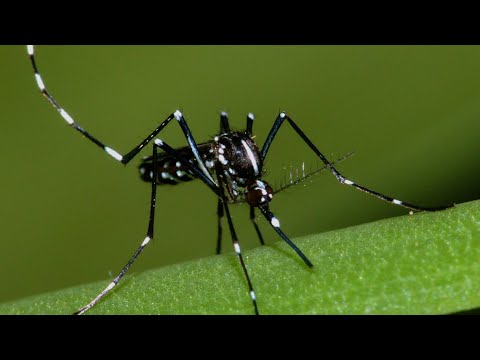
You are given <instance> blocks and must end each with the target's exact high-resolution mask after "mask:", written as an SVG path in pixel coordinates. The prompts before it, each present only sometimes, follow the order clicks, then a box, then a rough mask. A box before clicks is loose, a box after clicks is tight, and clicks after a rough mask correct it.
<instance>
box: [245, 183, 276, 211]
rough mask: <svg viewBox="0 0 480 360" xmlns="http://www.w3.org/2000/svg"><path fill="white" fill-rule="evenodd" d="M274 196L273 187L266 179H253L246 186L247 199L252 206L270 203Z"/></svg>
mask: <svg viewBox="0 0 480 360" xmlns="http://www.w3.org/2000/svg"><path fill="white" fill-rule="evenodd" d="M272 198H273V189H272V188H271V187H270V185H268V184H267V182H266V181H263V180H252V181H250V182H248V183H247V186H246V187H245V199H246V200H247V203H248V204H249V205H250V206H255V207H258V206H260V205H262V204H268V203H269V202H270V201H271V200H272Z"/></svg>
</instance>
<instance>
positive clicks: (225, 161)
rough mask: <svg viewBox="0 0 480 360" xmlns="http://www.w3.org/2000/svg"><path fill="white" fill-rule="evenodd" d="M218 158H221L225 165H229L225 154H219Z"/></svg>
mask: <svg viewBox="0 0 480 360" xmlns="http://www.w3.org/2000/svg"><path fill="white" fill-rule="evenodd" d="M218 160H220V162H221V163H222V164H223V165H227V164H228V160H227V159H225V156H223V155H219V156H218Z"/></svg>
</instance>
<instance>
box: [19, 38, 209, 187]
mask: <svg viewBox="0 0 480 360" xmlns="http://www.w3.org/2000/svg"><path fill="white" fill-rule="evenodd" d="M27 52H28V55H29V57H30V61H31V63H32V67H33V71H34V74H35V79H36V81H37V85H38V88H39V89H40V91H41V92H42V95H43V96H44V97H45V98H46V99H47V100H48V102H49V103H50V104H51V105H52V106H53V107H54V108H55V109H56V110H57V111H58V112H59V113H60V115H61V116H62V117H63V119H64V120H65V121H66V122H67V124H68V125H70V126H71V127H72V128H74V129H75V130H77V131H78V132H80V133H81V134H82V135H84V136H85V137H86V138H87V139H89V140H90V141H91V142H93V143H94V144H96V145H97V146H99V147H100V148H102V149H103V150H104V151H105V152H106V153H107V154H108V155H110V156H111V157H113V158H114V159H115V160H117V161H119V162H121V163H122V164H125V165H126V164H128V163H129V162H130V160H132V159H133V158H134V157H135V156H136V155H137V154H138V153H139V152H140V150H142V149H143V148H144V147H145V146H146V145H147V144H148V143H149V142H150V141H151V140H152V139H153V138H154V137H155V136H157V135H158V133H160V131H162V130H163V128H165V127H166V126H167V125H168V124H169V123H170V121H171V120H173V119H175V120H177V122H178V124H179V125H180V127H181V129H182V131H183V133H184V135H185V138H186V139H187V141H188V144H189V145H190V147H191V148H192V150H193V153H194V156H195V158H196V159H197V162H198V163H199V165H200V167H201V170H202V172H203V173H204V174H205V176H207V177H209V178H210V180H211V181H213V179H212V178H211V175H210V173H209V172H208V171H207V169H206V168H205V165H204V164H203V162H202V161H200V155H199V153H198V149H197V146H196V144H195V140H194V139H193V136H192V134H191V131H190V129H189V128H188V125H187V122H186V121H185V118H184V117H183V115H182V113H181V112H180V111H179V110H177V111H175V112H174V113H173V114H170V116H168V117H167V118H166V119H165V120H164V121H163V122H162V123H161V124H160V125H159V126H158V127H157V128H156V129H155V130H154V131H153V132H152V133H151V134H150V135H148V136H147V137H146V138H145V139H144V140H143V141H142V142H141V143H140V144H138V145H137V146H135V147H134V148H133V149H132V150H131V151H130V152H128V153H126V154H125V155H122V154H120V153H119V152H117V151H116V150H114V149H112V148H111V147H108V146H106V145H105V144H104V143H102V142H101V141H100V140H98V139H97V138H95V137H94V136H93V135H91V134H90V133H88V132H87V131H86V130H84V129H83V128H82V127H81V126H80V125H78V123H77V122H76V121H75V120H74V119H73V118H72V117H71V116H70V115H69V114H68V113H67V112H66V111H65V109H63V108H62V107H61V106H60V105H59V103H58V102H57V101H56V100H55V98H54V97H53V96H52V95H50V93H49V92H48V90H47V88H46V86H45V83H44V82H43V79H42V77H41V75H40V73H39V71H38V67H37V64H36V61H35V47H34V46H33V45H27Z"/></svg>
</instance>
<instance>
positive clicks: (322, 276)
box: [0, 201, 480, 314]
mask: <svg viewBox="0 0 480 360" xmlns="http://www.w3.org/2000/svg"><path fill="white" fill-rule="evenodd" d="M294 241H295V243H296V244H297V245H298V246H299V247H300V248H301V249H302V250H303V251H304V252H305V254H307V256H308V257H309V258H310V260H312V262H313V263H314V264H315V267H314V268H313V269H308V268H307V267H306V266H305V265H304V264H303V262H302V261H301V260H300V259H299V258H298V256H296V254H295V253H294V252H293V251H292V250H291V249H290V248H289V247H288V246H287V245H286V244H284V243H280V242H278V243H276V244H274V245H272V246H264V247H259V248H255V249H252V250H249V251H245V252H244V255H245V256H246V263H247V266H248V270H249V272H250V275H251V278H252V281H253V284H254V286H255V289H256V293H257V299H258V305H259V309H260V312H261V313H262V314H444V313H453V312H458V311H462V310H468V309H472V308H476V307H480V291H479V290H480V261H479V260H480V201H475V202H470V203H465V204H461V205H457V206H456V207H455V208H452V209H449V210H445V211H441V212H436V213H416V214H414V215H406V216H402V217H397V218H391V219H386V220H381V221H377V222H373V223H369V224H363V225H360V226H355V227H351V228H347V229H342V230H337V231H332V232H328V233H322V234H316V235H310V236H306V237H303V238H297V239H295V240H294ZM109 282H110V280H105V281H102V282H97V283H93V284H88V285H82V286H77V287H74V288H69V289H65V290H61V291H57V292H53V293H48V294H43V295H38V296H34V297H30V298H27V299H23V300H19V301H16V302H11V303H6V304H2V305H0V313H1V314H70V313H72V312H74V311H75V310H77V308H79V307H81V306H82V305H84V304H85V303H87V302H88V301H90V300H91V299H92V298H93V297H94V296H95V295H97V293H98V292H99V291H101V290H102V289H103V288H104V287H105V286H106V285H107V284H108V283H109ZM252 313H253V308H252V304H251V301H250V298H249V295H248V288H247V286H246V283H245V280H244V278H243V275H242V271H241V268H240V266H239V264H238V261H237V258H236V256H235V254H234V253H229V254H225V255H221V256H211V257H208V258H204V259H200V260H197V261H191V262H186V263H181V264H177V265H173V266H168V267H163V268H160V269H156V270H152V271H146V272H144V273H141V274H135V273H133V274H131V275H129V276H127V277H126V278H125V279H124V280H123V281H122V282H120V284H119V286H117V287H116V288H115V289H114V290H113V291H112V293H111V294H109V295H108V296H107V297H106V298H105V299H104V300H102V301H101V302H100V303H99V304H98V305H97V306H96V307H94V308H93V309H92V310H91V311H89V314H252Z"/></svg>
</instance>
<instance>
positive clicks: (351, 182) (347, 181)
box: [343, 179, 353, 185]
mask: <svg viewBox="0 0 480 360" xmlns="http://www.w3.org/2000/svg"><path fill="white" fill-rule="evenodd" d="M343 182H344V183H345V184H347V185H353V181H350V180H348V179H345V180H344V181H343Z"/></svg>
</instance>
